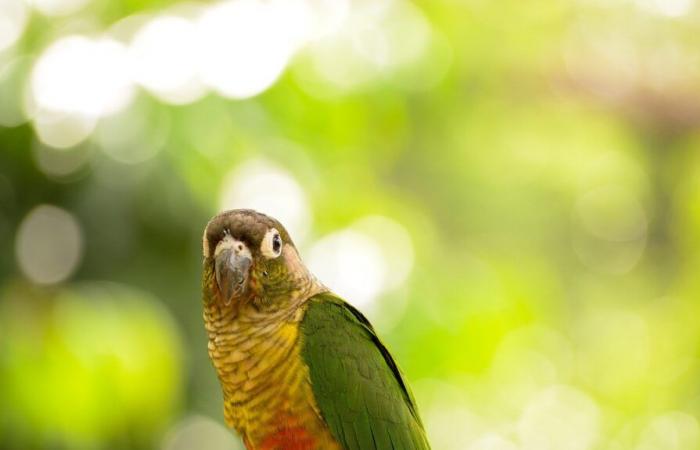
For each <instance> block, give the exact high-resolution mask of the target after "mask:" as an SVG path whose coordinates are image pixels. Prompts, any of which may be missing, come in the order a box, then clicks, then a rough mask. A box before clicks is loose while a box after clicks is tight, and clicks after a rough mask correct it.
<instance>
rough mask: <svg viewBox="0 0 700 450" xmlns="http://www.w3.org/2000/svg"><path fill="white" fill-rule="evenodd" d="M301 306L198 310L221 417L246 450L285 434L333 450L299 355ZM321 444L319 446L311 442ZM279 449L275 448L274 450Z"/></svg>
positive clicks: (256, 447) (262, 446) (212, 306)
mask: <svg viewBox="0 0 700 450" xmlns="http://www.w3.org/2000/svg"><path fill="white" fill-rule="evenodd" d="M302 317H303V309H302V308H301V307H299V308H295V309H294V310H290V311H276V312H273V313H271V312H260V311H258V310H256V309H255V308H252V307H249V308H247V309H243V310H239V311H235V310H234V309H233V308H227V307H226V306H223V307H222V306H221V305H219V304H212V305H209V306H208V307H206V308H205V310H204V320H205V323H206V328H207V332H208V336H209V343H208V349H209V356H210V357H211V360H212V362H213V364H214V367H215V368H216V372H217V375H218V377H219V381H220V382H221V387H222V389H223V393H224V417H225V419H226V422H227V424H228V425H229V426H231V427H233V428H235V429H236V431H238V433H240V434H241V435H242V436H243V437H244V439H245V441H246V445H247V446H248V447H249V448H251V449H253V448H254V449H265V448H268V447H267V446H266V445H265V443H266V442H277V441H275V439H278V438H275V434H279V433H280V432H285V433H289V432H290V430H291V431H294V432H295V433H297V434H299V433H301V434H303V435H305V434H309V437H307V438H304V437H303V436H302V437H299V436H297V437H295V438H294V440H295V442H297V444H298V443H299V441H303V440H304V439H306V440H307V441H308V446H302V447H299V446H298V445H297V446H296V447H290V448H309V449H314V448H328V449H332V448H337V447H335V445H336V444H335V443H334V441H333V440H332V438H331V437H330V434H329V433H328V431H327V430H326V427H325V424H324V423H323V421H322V419H320V414H319V413H318V409H317V408H316V407H315V402H314V401H313V394H312V391H311V387H310V385H309V381H308V380H309V376H308V369H307V368H306V366H305V365H304V363H303V362H302V359H301V355H300V343H299V326H298V325H299V322H300V321H301V319H302ZM319 439H320V440H321V441H323V442H325V443H321V442H316V441H317V440H319ZM269 448H280V449H284V448H285V447H284V446H280V445H279V444H275V446H274V447H269Z"/></svg>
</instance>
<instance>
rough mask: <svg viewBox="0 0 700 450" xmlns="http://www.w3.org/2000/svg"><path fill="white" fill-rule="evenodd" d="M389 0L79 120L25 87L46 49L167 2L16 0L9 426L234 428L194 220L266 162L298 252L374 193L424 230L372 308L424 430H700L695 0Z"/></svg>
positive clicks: (644, 433) (568, 439)
mask: <svg viewBox="0 0 700 450" xmlns="http://www.w3.org/2000/svg"><path fill="white" fill-rule="evenodd" d="M36 3H37V4H38V5H41V4H43V3H42V2H36ZM59 3H60V2H59ZM312 3H313V4H316V3H314V2H310V4H312ZM321 3H323V2H318V4H321ZM331 3H332V2H331ZM339 3H340V2H339ZM377 4H382V5H384V9H382V8H380V7H377V8H376V9H377V10H380V12H381V11H385V12H383V13H381V14H384V16H381V17H382V18H379V19H377V18H376V17H375V16H372V19H371V20H370V19H367V20H370V22H371V21H372V20H376V21H377V23H378V25H377V28H376V30H380V31H381V32H382V33H385V34H382V35H381V39H379V38H377V39H375V37H373V36H374V35H372V34H371V33H370V34H369V38H368V39H369V40H368V41H367V42H365V41H358V40H357V39H359V38H358V37H357V36H355V35H352V33H351V32H350V31H347V30H345V29H343V30H341V31H340V32H338V34H339V35H340V37H336V38H326V37H322V38H319V39H318V40H317V41H314V42H312V43H309V44H305V45H304V46H303V48H301V49H299V50H298V51H296V52H295V53H294V57H293V58H292V59H291V61H290V62H289V64H288V66H287V67H286V69H285V70H284V71H283V72H282V73H281V75H280V77H279V79H277V80H276V81H275V82H274V83H270V86H266V87H265V88H261V89H260V92H256V93H255V94H251V95H249V96H246V98H238V99H235V98H227V96H226V95H220V92H219V90H217V88H216V86H214V87H212V86H208V87H207V89H210V90H211V92H209V93H208V94H206V95H204V94H203V95H200V96H198V97H197V98H194V99H193V100H192V101H190V102H184V103H186V104H182V105H179V104H172V103H173V102H168V101H165V100H163V99H162V98H160V97H159V96H158V94H157V93H154V92H151V91H149V90H148V89H145V88H142V87H139V88H138V89H137V91H136V92H135V94H134V96H133V97H132V98H130V99H129V100H128V101H126V103H125V106H123V107H122V108H121V109H118V110H117V111H115V112H111V113H109V114H101V115H98V116H99V117H96V118H94V123H93V125H94V130H90V131H89V132H88V133H87V134H86V135H85V136H84V137H82V138H81V139H78V141H77V142H75V143H73V144H72V145H67V146H65V145H57V144H56V142H58V141H55V140H53V139H55V137H54V138H52V137H51V136H55V135H52V134H51V133H59V137H63V135H61V134H60V133H68V134H70V133H72V132H73V131H74V130H73V129H71V128H70V127H71V126H73V125H75V124H74V123H73V122H66V123H68V125H65V124H64V125H61V123H62V122H60V121H59V122H56V123H59V125H56V126H57V127H58V128H50V126H51V123H54V122H50V121H49V122H42V120H43V119H42V118H41V115H40V114H39V113H38V112H37V110H36V109H35V108H36V107H35V106H31V105H32V100H31V99H29V98H30V97H31V95H30V94H31V92H32V83H34V82H35V80H36V78H33V75H32V74H33V73H34V72H33V70H35V67H36V64H37V61H38V60H40V58H41V55H42V53H43V52H44V51H45V50H46V49H47V48H48V47H49V46H50V45H51V44H52V42H55V41H56V40H58V39H60V38H62V37H64V36H67V35H72V34H80V35H85V36H97V35H99V34H100V33H103V32H107V31H109V30H111V31H109V32H110V33H113V34H114V35H115V36H116V35H119V33H120V32H117V31H114V30H120V29H122V28H125V29H129V28H130V27H129V26H127V25H124V23H127V24H128V23H130V22H128V21H126V22H125V21H124V20H123V19H125V18H133V17H131V16H133V15H135V14H146V15H147V16H146V17H151V16H157V15H158V14H161V13H163V14H164V13H165V12H169V11H171V10H170V9H169V8H171V6H172V5H170V3H169V2H163V1H155V2H141V1H138V2H136V1H128V2H104V1H100V0H94V1H92V2H89V3H88V4H86V5H84V6H82V7H81V8H77V9H76V10H74V11H71V12H70V13H66V14H63V15H51V14H45V13H41V12H37V11H33V10H30V9H27V12H26V28H24V29H23V33H22V34H21V37H19V38H18V40H17V42H15V43H14V44H13V45H12V46H9V47H8V48H7V49H5V50H4V52H0V123H3V124H5V125H6V126H4V127H3V126H0V248H3V249H5V251H3V252H1V253H0V448H8V449H19V448H22V449H31V448H160V447H162V448H167V449H175V448H188V447H187V445H191V442H193V441H194V442H197V441H198V439H201V440H202V441H201V442H203V444H202V446H201V448H215V449H218V448H235V446H236V445H240V444H236V442H235V441H234V440H231V441H230V442H229V441H226V438H225V436H224V437H222V436H221V435H218V434H217V433H216V430H217V428H215V427H214V428H213V431H212V427H213V426H214V425H213V424H212V421H213V422H215V423H219V424H222V423H223V420H222V414H221V396H220V392H219V387H218V384H217V381H216V377H215V374H214V372H213V370H212V369H211V367H210V364H209V362H208V359H207V355H206V339H205V334H204V329H203V326H202V323H201V313H200V311H201V310H200V308H201V306H200V293H199V282H200V281H199V277H200V264H201V254H200V251H201V250H200V243H201V232H202V230H203V228H204V225H205V224H206V221H207V220H208V218H209V217H210V216H211V215H213V214H214V213H216V212H217V211H218V210H219V209H221V208H223V207H233V206H246V205H240V204H238V203H235V204H231V202H230V201H227V200H226V199H227V198H228V197H227V194H226V192H229V191H231V192H232V194H231V195H232V196H233V197H232V198H236V199H239V201H240V198H241V195H243V194H241V192H244V191H245V190H244V189H243V188H241V187H240V186H238V187H236V186H237V185H236V183H237V182H238V180H239V179H241V178H245V177H244V175H243V174H250V173H253V176H252V178H253V181H252V182H253V184H252V185H251V184H250V183H249V185H250V186H255V183H254V182H255V171H254V170H253V169H250V168H251V167H253V168H255V167H267V168H268V169H269V170H272V171H273V172H274V171H278V172H280V173H282V174H283V175H280V176H277V175H275V176H273V178H271V179H274V180H277V181H279V180H283V181H284V180H287V181H284V183H292V184H291V187H292V188H295V186H297V185H298V186H299V187H300V189H301V194H300V195H298V196H297V197H294V196H291V197H290V193H289V192H290V190H289V189H280V191H278V192H276V191H275V189H272V193H271V195H272V196H273V198H272V200H270V199H269V198H268V197H265V199H263V200H264V201H263V203H262V204H264V205H271V209H272V210H270V211H267V212H270V213H272V214H276V212H277V211H276V210H275V207H277V208H280V209H279V210H280V211H282V217H281V218H284V213H285V212H286V213H289V214H290V217H292V218H296V219H295V220H297V221H298V224H297V225H298V226H297V227H296V228H297V229H298V230H299V233H298V234H299V235H298V236H297V235H295V236H294V237H295V240H296V241H297V244H298V246H299V247H300V248H301V252H302V256H303V257H306V256H308V255H311V254H313V251H314V248H320V247H315V245H316V243H317V242H321V240H322V239H323V238H324V237H326V236H331V235H333V233H336V232H338V230H344V229H358V228H352V227H353V226H355V225H353V224H355V223H356V221H358V220H360V219H362V218H363V217H366V216H381V217H383V218H388V219H390V220H391V221H392V223H394V224H400V225H399V226H400V227H401V229H402V230H405V231H406V232H407V233H408V235H409V236H410V242H409V244H408V245H409V248H408V250H407V251H406V252H407V253H400V255H402V258H403V255H410V256H411V258H412V259H411V261H412V265H411V266H410V267H409V269H410V273H409V274H408V277H407V278H405V279H404V280H402V282H401V283H400V286H391V287H383V285H382V286H378V287H377V291H376V292H374V293H368V294H367V295H368V299H369V300H368V302H367V303H365V304H364V305H361V309H363V310H365V311H367V313H368V315H369V316H370V318H371V320H372V321H373V322H374V323H376V325H377V328H378V329H379V332H380V334H381V335H382V336H383V337H384V338H385V340H386V341H387V344H388V346H389V348H390V349H391V350H392V352H393V353H394V354H395V356H396V358H397V360H398V361H399V362H400V365H401V366H402V369H403V370H404V372H405V373H406V374H407V377H408V378H409V380H410V381H411V384H412V385H413V386H414V390H415V393H416V395H417V397H418V401H419V405H420V407H421V409H422V412H423V415H424V418H425V422H426V426H427V428H428V432H429V434H430V436H431V440H432V441H433V446H434V448H435V449H436V450H442V449H445V450H452V449H455V450H456V449H468V450H484V449H496V450H513V449H523V450H534V449H537V450H622V449H634V450H652V449H654V450H667V449H668V450H693V449H700V427H699V425H698V422H697V418H698V416H699V415H700V384H699V383H698V379H700V364H699V360H698V357H699V356H700V353H699V352H700V327H698V323H697V317H698V315H699V314H700V306H699V304H698V301H697V299H698V296H699V295H700V282H699V281H698V280H700V278H698V276H697V273H698V271H699V270H700V257H699V256H698V255H699V252H698V249H699V248H700V134H699V133H698V125H699V124H700V108H699V107H698V105H700V91H699V87H700V69H699V67H700V65H698V58H697V54H698V51H697V50H698V45H700V43H699V42H698V34H697V28H698V25H699V24H700V7H698V5H697V4H696V3H695V2H694V1H693V0H627V1H623V0H619V1H614V2H602V1H595V0H591V1H584V0H570V1H563V0H561V1H554V2H551V1H550V2H545V1H536V2H534V3H533V2H521V1H504V2H485V1H479V0H469V1H454V0H444V1H437V2H427V1H423V2H418V3H415V4H410V3H407V2H403V1H400V0H395V1H393V2H392V1H388V0H387V1H383V2H378V3H377ZM210 5H212V4H211V3H197V4H193V5H190V6H191V7H193V8H195V7H196V8H206V7H209V6H210ZM368 5H369V6H368ZM371 5H372V2H353V3H350V4H348V11H349V12H348V11H346V12H345V14H349V15H350V16H352V14H360V15H359V16H357V17H355V19H353V20H357V21H360V22H361V19H362V18H363V17H364V16H362V15H361V14H364V13H363V12H362V11H365V12H366V10H372V8H371ZM386 5H389V6H386ZM196 8H195V9H196ZM39 9H40V8H39ZM8 11H9V10H8ZM357 11H360V12H357ZM386 11H389V12H386ZM372 14H374V13H372ZM377 14H378V15H381V14H380V13H377ZM352 17H354V16H352ZM137 19H138V17H137ZM134 20H135V21H136V22H137V23H140V22H138V21H137V20H136V19H134ZM348 20H349V19H348ZM353 23H355V22H353ZM120 27H122V28H120ZM376 30H374V31H376ZM421 30H422V31H421ZM426 30H427V31H426ZM343 33H346V34H347V33H350V34H349V37H348V36H345V35H344V34H343ZM421 33H423V34H421ZM416 36H424V38H423V41H421V44H420V45H418V47H416V48H418V50H416V52H418V53H417V54H416V55H417V56H416V55H413V56H411V55H410V54H409V53H410V52H409V51H408V50H407V49H409V50H410V48H412V47H411V45H413V42H414V41H415V40H416V39H418V38H417V37H416ZM370 38H371V39H370ZM334 39H335V40H334ZM353 39H354V40H353ZM0 42H1V41H0ZM358 42H359V44H358ZM255 44H256V42H251V44H250V45H251V46H252V48H254V49H257V47H255ZM367 46H369V47H367ZM224 48H225V46H224ZM358 48H359V49H360V50H358ZM367 48H369V50H367ZM377 49H378V50H377ZM259 51H260V52H264V51H265V47H261V48H260V50H259ZM353 52H354V53H353ZM363 52H364V53H363ZM367 52H369V53H367ZM368 54H369V56H367V55H368ZM404 54H406V55H408V56H405V55H404ZM363 55H364V56H363ZM376 55H379V56H380V57H381V58H379V57H377V56H376ZM387 55H388V56H387ZM393 55H399V56H400V57H399V56H397V59H396V60H395V61H394V60H392V57H393ZM218 57H220V58H222V59H225V58H227V57H228V55H227V54H226V53H224V54H220V55H218ZM376 58H379V59H376ZM402 58H403V59H402ZM377 61H379V62H377ZM387 61H389V62H387ZM392 61H394V62H392ZM396 61H398V62H396ZM33 80H34V81H33ZM229 97H230V96H229ZM27 105H29V106H27ZM33 108H34V109H33ZM63 119H64V118H63V117H62V118H61V120H63ZM46 123H49V125H46ZM71 124H73V125H71ZM80 124H82V122H79V123H78V125H80ZM75 126H77V125H75ZM80 126H82V125H80ZM47 127H49V128H47ZM61 127H63V128H61ZM56 129H58V131H56ZM66 130H68V131H66ZM68 134H66V135H68ZM251 164H252V165H251ZM246 168H247V169H246ZM270 168H271V169H270ZM268 169H266V170H268ZM251 170H252V171H253V172H251ZM256 170H257V169H256ZM275 173H277V172H275ZM280 177H281V178H280ZM284 177H286V178H284ZM290 179H291V180H292V181H291V182H289V181H288V180H290ZM249 181H250V180H249ZM280 186H283V187H286V186H288V184H282V185H280ZM264 187H265V186H263V187H262V188H259V189H263V190H264ZM291 191H294V189H291ZM245 192H250V191H245ZM275 196H277V197H275ZM245 197H246V196H245V195H243V198H244V200H245ZM275 198H277V199H278V200H279V202H278V203H275ZM292 201H295V202H301V203H300V204H299V205H297V206H296V207H295V208H296V209H294V210H293V211H291V212H290V211H289V208H291V207H290V206H289V205H290V204H292V203H293V202H292ZM265 202H267V203H265ZM290 202H292V203H290ZM280 203H281V204H280ZM294 204H296V203H294ZM39 205H53V206H56V207H59V208H61V211H67V212H68V213H69V216H68V217H72V218H74V219H75V223H77V224H78V225H77V226H78V227H79V233H80V234H79V240H78V241H77V242H75V243H73V244H71V241H68V240H66V238H65V236H63V235H58V234H57V232H56V231H55V230H58V229H64V228H66V227H67V228H66V229H68V230H71V229H73V228H71V227H73V225H71V224H72V223H73V222H70V221H69V223H68V224H67V225H66V223H64V222H61V221H62V220H64V219H62V217H64V216H62V215H60V214H59V215H58V216H52V215H51V214H53V213H50V214H49V215H48V216H46V215H43V216H42V215H41V214H39V213H37V211H40V212H42V211H43V212H42V214H44V213H46V211H47V210H45V209H44V210H37V209H36V208H37V206H39ZM285 208H286V209H285ZM35 213H36V214H35ZM295 213H296V214H297V215H296V216H295V215H294V214H295ZM300 215H301V216H303V217H301V218H299V216H300ZM37 217H38V219H36V220H35V221H34V222H31V221H30V220H29V218H37ZM42 217H43V218H42ZM46 217H48V219H47V218H46ZM56 217H58V219H56ZM52 220H57V221H58V222H52ZM71 220H72V219H71ZM30 222H31V223H36V224H37V225H36V226H35V227H34V228H26V229H27V230H29V229H31V230H39V231H34V232H33V233H34V234H32V233H30V232H29V231H25V232H22V229H23V227H24V224H27V223H30ZM58 225H61V226H62V227H63V228H60V227H58ZM57 227H58V228H57ZM290 228H291V226H290ZM23 233H24V234H23ZM37 233H38V234H37ZM341 237H342V236H341ZM38 243H41V245H39V244H38ZM32 244H36V245H32ZM59 244H60V245H59ZM380 244H381V242H380ZM61 245H64V246H68V247H66V248H68V250H70V251H72V252H73V253H74V254H75V255H76V261H77V262H76V263H75V267H74V268H72V269H69V270H67V271H66V274H65V276H61V273H62V272H61V270H60V269H61V268H60V267H58V268H57V267H53V266H51V265H50V263H51V261H53V260H52V259H50V258H48V257H47V255H49V256H52V257H56V258H58V259H56V261H58V263H60V262H61V261H62V260H61V255H65V253H64V250H63V249H64V247H61ZM397 245H398V244H397ZM383 251H384V254H385V256H386V253H387V251H388V252H389V253H391V249H389V250H386V249H383ZM56 255H58V256H56ZM360 256H362V255H360ZM365 256H366V255H365ZM370 256H371V255H370ZM387 258H388V259H386V258H385V259H386V261H385V263H386V270H388V271H389V272H391V271H392V270H393V268H395V264H396V263H395V262H392V260H391V254H389V256H388V257H387ZM406 258H408V256H406ZM406 260H408V259H406ZM57 270H58V272H56V271H57ZM348 270H350V271H355V270H357V273H358V274H361V276H358V278H360V280H358V283H359V284H362V276H364V275H362V274H363V272H362V271H361V268H359V267H353V266H352V265H351V266H350V267H349V268H348ZM32 274H38V275H32ZM370 275H371V274H370ZM37 276H38V277H39V278H37ZM368 276H369V275H368ZM42 277H44V278H42ZM51 277H53V279H57V278H60V279H58V280H56V281H50V282H46V281H45V280H48V279H51ZM42 280H44V281H42ZM323 281H325V282H326V283H327V284H329V285H330V287H331V288H333V287H334V284H333V283H332V280H328V279H327V278H326V279H324V280H323ZM348 292H352V291H351V290H350V291H348ZM370 294H372V295H370ZM348 297H349V298H348V300H350V301H351V302H352V301H353V298H352V297H351V296H350V295H348ZM370 297H371V298H370ZM193 416H194V418H193ZM188 433H189V434H188ZM197 433H199V434H197ZM193 436H194V437H193ZM216 436H218V437H216ZM188 442H189V443H190V444H186V443H188ZM227 446H228V447H227ZM231 446H234V447H231Z"/></svg>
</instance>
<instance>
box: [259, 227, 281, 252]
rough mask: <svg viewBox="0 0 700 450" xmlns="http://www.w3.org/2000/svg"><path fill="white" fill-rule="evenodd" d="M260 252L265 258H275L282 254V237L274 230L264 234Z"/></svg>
mask: <svg viewBox="0 0 700 450" xmlns="http://www.w3.org/2000/svg"><path fill="white" fill-rule="evenodd" d="M260 252H261V253H262V254H263V255H265V256H266V257H267V258H277V257H278V256H279V255H280V254H281V253H282V237H281V236H280V234H279V232H278V231H277V230H276V229H274V228H272V229H270V230H268V232H267V233H265V237H264V238H263V241H262V244H261V245H260Z"/></svg>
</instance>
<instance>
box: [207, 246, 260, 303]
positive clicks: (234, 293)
mask: <svg viewBox="0 0 700 450" xmlns="http://www.w3.org/2000/svg"><path fill="white" fill-rule="evenodd" d="M246 253H248V252H240V251H237V250H235V249H233V248H227V249H224V250H222V251H221V252H220V253H219V254H218V255H217V256H216V259H215V268H216V283H217V284H218V285H219V292H221V295H223V297H224V301H225V302H226V304H227V305H228V304H229V303H231V301H232V300H233V299H234V298H236V297H241V296H242V295H243V294H245V292H246V290H247V287H248V272H249V271H250V266H251V264H252V260H251V258H250V256H249V255H248V254H246Z"/></svg>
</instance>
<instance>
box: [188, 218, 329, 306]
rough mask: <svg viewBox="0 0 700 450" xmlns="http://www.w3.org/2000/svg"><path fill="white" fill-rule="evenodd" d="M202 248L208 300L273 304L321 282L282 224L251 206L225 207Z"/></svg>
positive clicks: (210, 226) (209, 226)
mask: <svg viewBox="0 0 700 450" xmlns="http://www.w3.org/2000/svg"><path fill="white" fill-rule="evenodd" d="M202 250H203V253H204V283H205V286H204V288H205V300H207V301H212V300H216V299H218V300H219V301H221V302H223V304H225V305H229V304H232V303H233V304H237V305H239V304H243V303H246V302H253V303H255V304H257V305H260V304H274V303H277V302H278V301H281V299H284V298H289V297H290V296H291V294H294V293H297V292H302V291H304V290H306V289H311V288H313V287H314V286H315V285H318V286H320V284H318V282H316V280H315V279H314V277H313V276H312V275H311V274H310V273H309V272H308V270H307V269H306V267H305V266H304V265H303V264H302V262H301V259H300V258H299V254H298V252H297V249H296V247H295V246H294V243H293V242H292V239H291V237H290V236H289V233H287V230H285V228H284V227H283V226H282V224H281V223H279V222H278V221H277V220H275V219H273V218H272V217H269V216H266V215H265V214H261V213H258V212H256V211H253V210H250V209H234V210H231V211H225V212H223V213H221V214H218V215H217V216H215V217H214V218H213V219H211V220H210V221H209V223H208V224H207V227H206V229H205V230H204V236H203V239H202ZM207 292H208V294H209V295H208V296H207ZM207 297H209V298H207Z"/></svg>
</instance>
